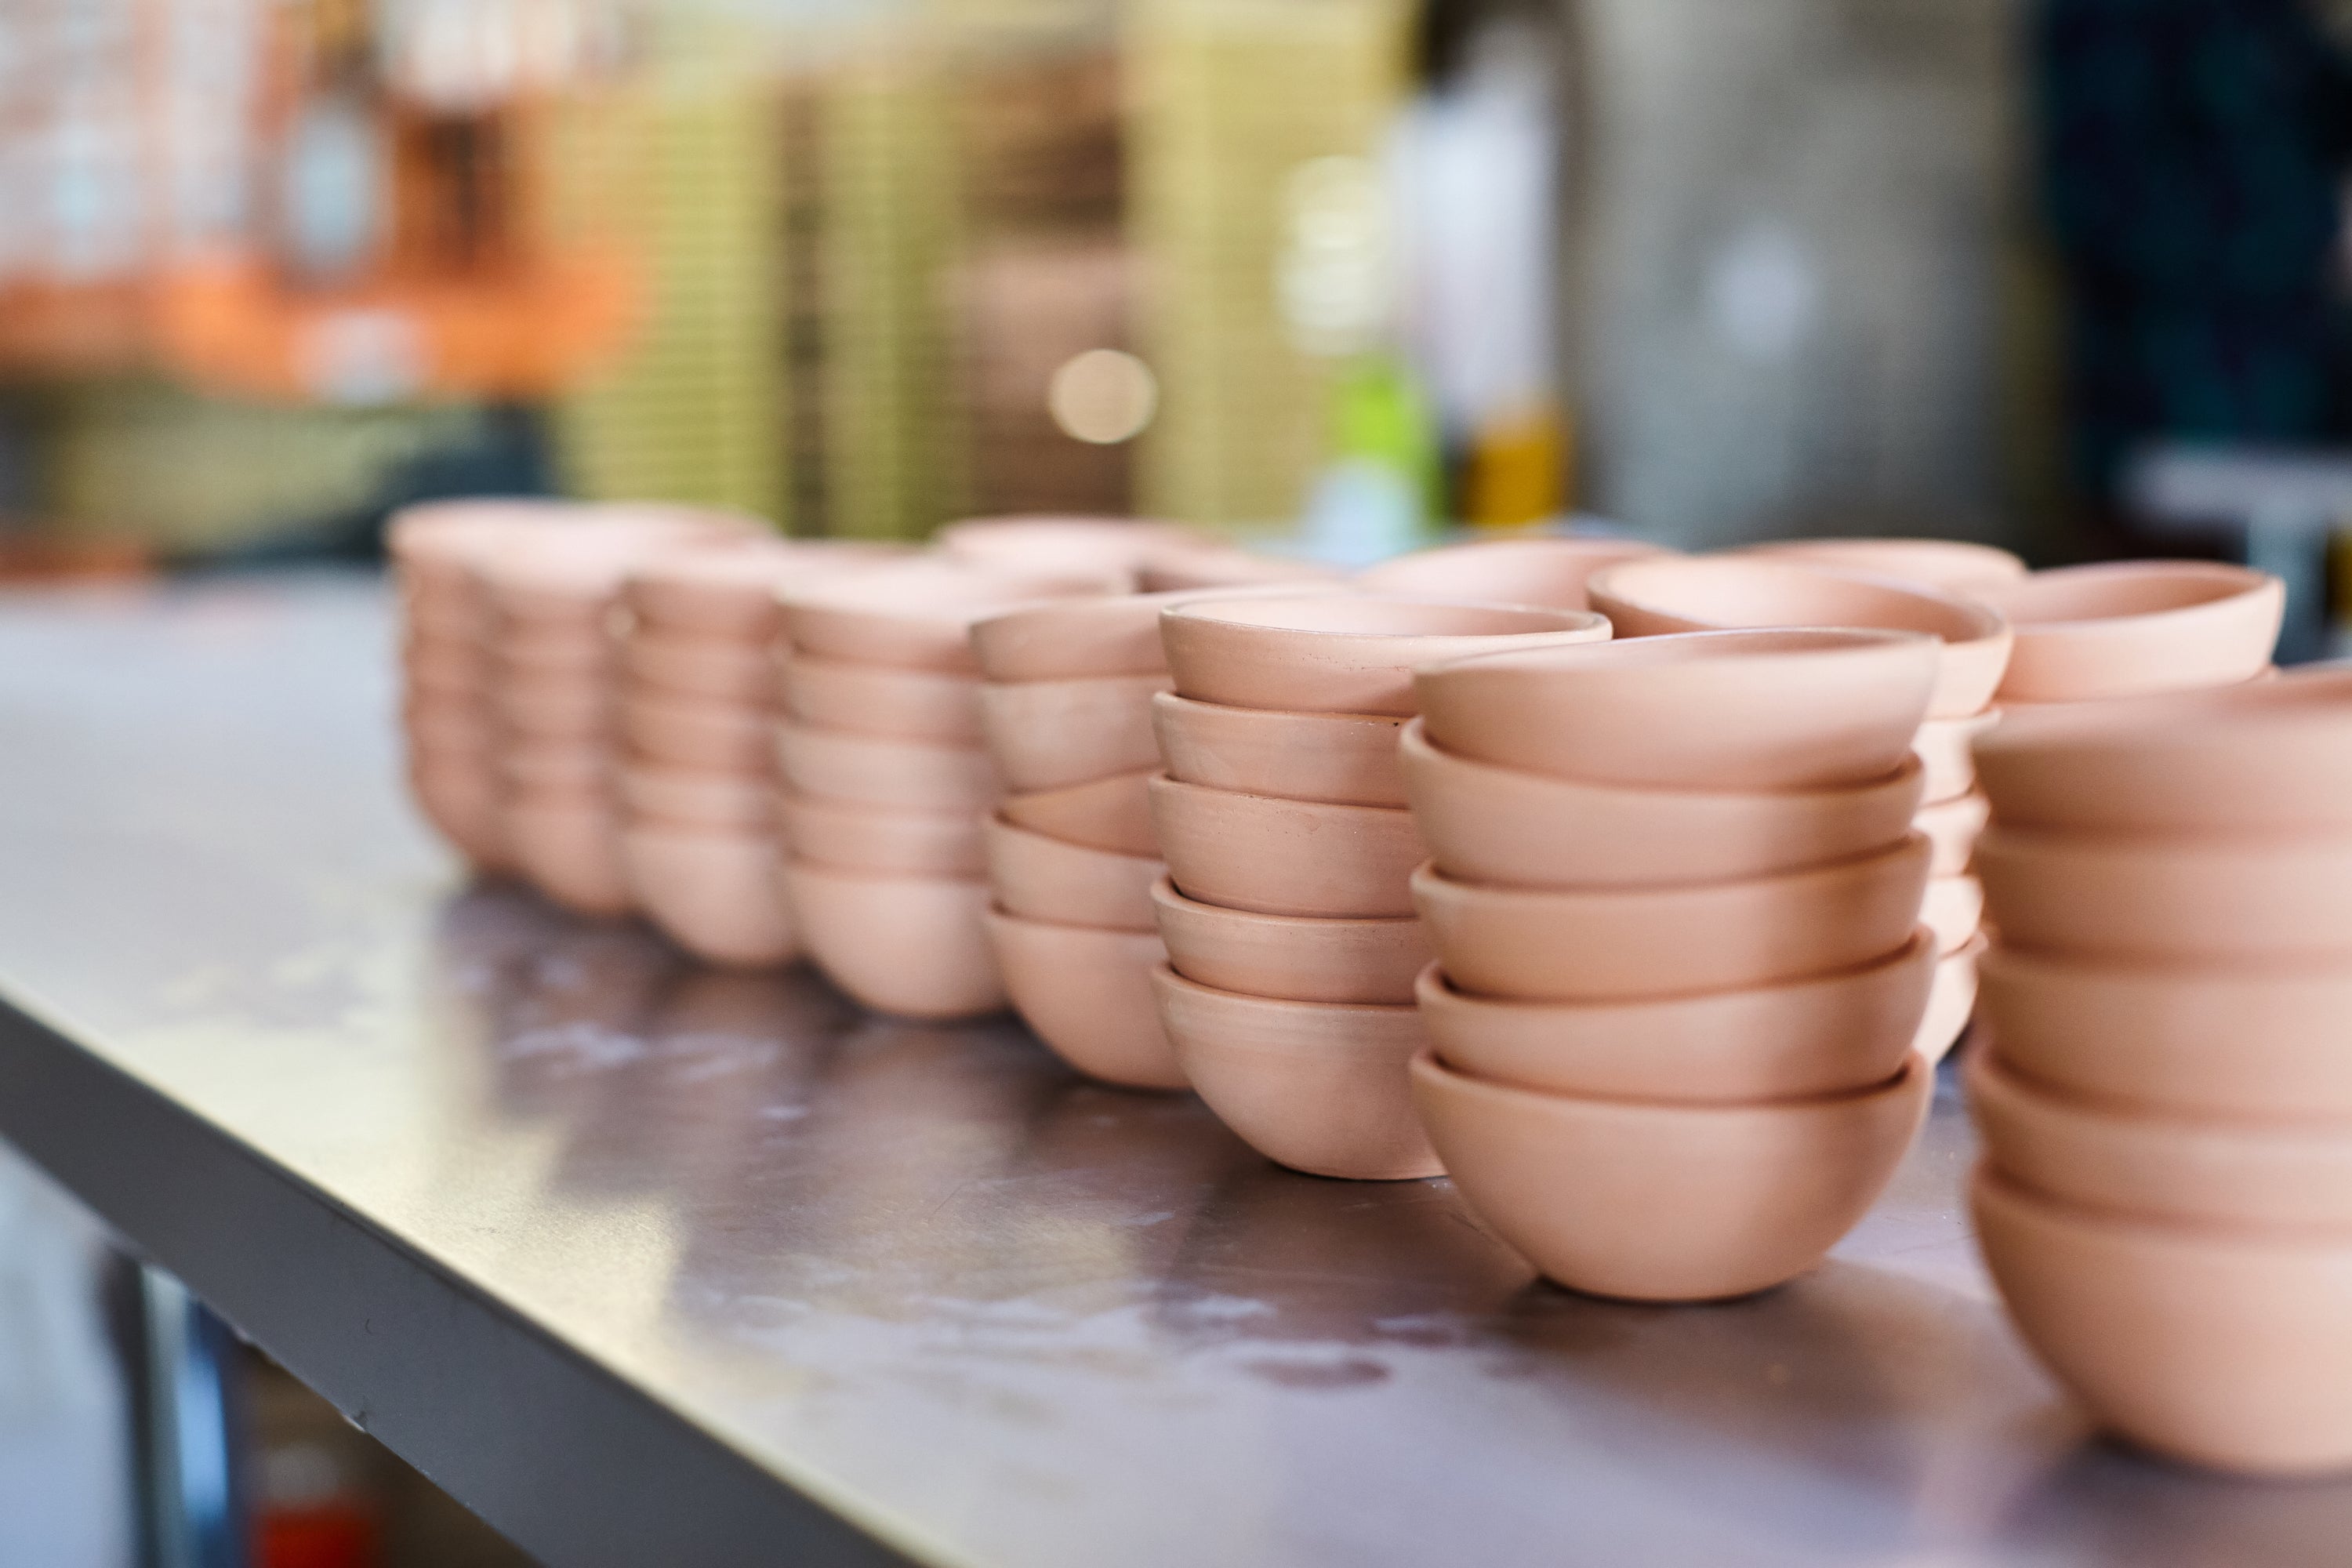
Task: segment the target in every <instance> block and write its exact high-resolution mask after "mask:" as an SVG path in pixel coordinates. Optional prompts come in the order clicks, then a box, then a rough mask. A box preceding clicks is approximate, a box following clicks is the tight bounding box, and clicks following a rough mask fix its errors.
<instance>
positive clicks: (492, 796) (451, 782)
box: [408, 757, 513, 871]
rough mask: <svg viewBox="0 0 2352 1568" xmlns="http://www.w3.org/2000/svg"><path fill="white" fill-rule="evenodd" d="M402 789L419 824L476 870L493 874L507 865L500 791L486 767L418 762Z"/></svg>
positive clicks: (509, 857) (508, 856) (425, 759)
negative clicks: (422, 818) (422, 821)
mask: <svg viewBox="0 0 2352 1568" xmlns="http://www.w3.org/2000/svg"><path fill="white" fill-rule="evenodd" d="M408 788H409V793H410V794H411V795H414V796H415V799H416V805H417V807H418V809H420V810H421V811H423V812H424V813H425V820H426V821H428V822H430V823H431V824H432V825H433V826H434V827H435V828H436V830H437V831H438V832H439V833H440V835H441V837H444V838H446V839H447V840H448V841H449V844H450V847H452V848H454V849H456V850H457V853H458V854H460V855H463V856H464V857H465V858H467V860H468V861H469V862H471V863H472V864H473V865H474V866H475V867H476V868H478V869H479V870H483V871H498V870H503V869H505V868H507V867H508V866H509V865H511V864H512V862H513V852H512V850H511V848H510V847H509V843H508V836H507V826H506V814H505V810H504V802H505V792H504V790H503V789H502V788H501V787H500V786H499V780H498V776H497V774H496V773H494V772H493V771H492V770H491V769H490V768H489V767H488V765H487V763H447V762H442V761H438V760H436V759H434V758H430V757H419V758H416V759H415V760H414V761H413V762H412V763H410V765H409V769H408Z"/></svg>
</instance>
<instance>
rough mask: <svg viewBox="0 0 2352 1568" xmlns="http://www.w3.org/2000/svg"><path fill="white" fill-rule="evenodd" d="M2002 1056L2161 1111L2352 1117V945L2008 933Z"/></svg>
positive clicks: (2000, 981) (1991, 999) (2002, 960)
mask: <svg viewBox="0 0 2352 1568" xmlns="http://www.w3.org/2000/svg"><path fill="white" fill-rule="evenodd" d="M1983 971H1984V999H1983V1007H1984V1014H1985V1017H1986V1020H1987V1022H1988V1024H1989V1025H1990V1028H1991V1032H1992V1034H1993V1036H1994V1037H1996V1038H1997V1039H1998V1040H1999V1041H2000V1053H2001V1057H2002V1059H2004V1060H2005V1061H2007V1062H2009V1063H2010V1064H2011V1066H2013V1067H2015V1068H2017V1069H2018V1070H2019V1071H2021V1072H2023V1073H2026V1074H2028V1075H2030V1076H2031V1077H2032V1078H2034V1079H2037V1080H2039V1081H2041V1082H2042V1083H2046V1084H2049V1085H2050V1086H2052V1087H2053V1089H2058V1090H2060V1091H2063V1092H2065V1093H2069V1094H2073V1095H2076V1096H2079V1097H2082V1098H2084V1099H2088V1100H2099V1101H2102V1102H2105V1103H2109V1104H2113V1105H2116V1106H2119V1107H2128V1108H2131V1109H2134V1110H2141V1111H2146V1112H2149V1113H2153V1114H2159V1115H2191V1116H2212V1117H2217V1118H2235V1119H2248V1120H2252V1119H2263V1118H2271V1119H2277V1120H2280V1121H2286V1120H2291V1119H2294V1118H2321V1119H2333V1120H2336V1121H2352V1053H2347V1051H2346V1050H2345V1048H2344V1029H2345V1020H2347V1019H2352V956H2341V955H2339V956H2333V957H2325V958H2318V959H2314V960H2310V961H2307V962H2302V963H2278V962H2269V963H2262V964H2258V965H2257V964H2247V963H2236V962H2228V961H2224V962H2220V963H2196V964H2189V963H2163V964H2151V963H2141V962H2138V961H2135V960H2128V959H2122V960H2118V959H2091V958H2074V957H2067V956H2063V955H2061V954H2057V953H2048V952H2023V951H2021V950H2019V949H2017V948H2014V947H2010V946H2007V945H2002V946H1999V947H1996V948H1994V949H1993V950H1992V951H1991V952H1988V953H1987V954H1986V955H1985V958H1984V965H1983Z"/></svg>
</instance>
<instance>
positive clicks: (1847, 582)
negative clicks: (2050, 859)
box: [1591, 555, 2011, 719]
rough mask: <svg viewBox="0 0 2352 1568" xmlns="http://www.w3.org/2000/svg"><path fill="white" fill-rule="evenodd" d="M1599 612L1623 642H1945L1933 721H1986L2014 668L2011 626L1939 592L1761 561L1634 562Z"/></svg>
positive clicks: (1604, 576)
mask: <svg viewBox="0 0 2352 1568" xmlns="http://www.w3.org/2000/svg"><path fill="white" fill-rule="evenodd" d="M1591 598H1592V606H1593V608H1595V609H1597V610H1599V611H1601V613H1602V614H1604V615H1606V616H1608V617H1609V619H1610V623H1611V624H1612V625H1613V626H1615V627H1616V628H1617V635H1618V636H1619V637H1657V636H1660V635H1662V634H1664V633H1668V632H1703V631H1722V630H1727V629H1729V628H1732V627H1737V626H1750V627H1754V626H1864V627H1876V628H1879V629H1882V630H1887V631H1904V632H1924V633H1926V634H1927V636H1929V637H1938V638H1940V639H1942V641H1943V644H1944V649H1943V658H1942V659H1941V661H1940V662H1939V664H1938V666H1937V677H1936V688H1935V692H1934V694H1933V695H1932V696H1931V697H1930V698H1929V699H1928V700H1927V716H1928V717H1929V718H1931V719H1959V718H1965V717H1967V716H1968V715H1969V714H1971V713H1977V712H1981V711H1982V710H1983V709H1984V708H1985V706H1986V704H1988V703H1990V701H1991V700H1992V694H1993V691H1994V689H1996V688H1998V687H1999V686H2000V677H2001V671H2002V670H2003V669H2005V668H2007V667H2008V664H2009V647H2010V640H2011V633H2010V629H2009V624H2008V623H2007V622H2005V621H2003V620H2002V619H2001V618H2000V616H1998V615H1996V614H1994V613H1993V612H1992V611H1990V610H1989V609H1987V608H1986V607H1985V606H1984V605H1980V604H1978V603H1976V602H1975V601H1974V600H1972V599H1963V598H1960V597H1958V596H1957V595H1950V594H1939V593H1937V592H1936V591H1935V590H1934V589H1932V588H1923V587H1919V586H1916V585H1915V584H1906V583H1900V582H1895V581H1893V580H1890V579H1887V578H1881V577H1869V576H1864V575H1862V574H1858V573H1847V572H1840V571H1834V570H1832V569H1830V568H1827V567H1820V566H1805V565H1799V564H1797V563H1794V562H1787V561H1772V560H1768V559H1765V558H1764V557H1761V556H1756V555H1746V556H1737V555H1717V556H1707V557H1699V556H1689V557H1684V556H1666V557H1662V558H1659V559H1656V560H1648V561H1628V562H1625V563H1622V564H1620V565H1616V566H1612V567H1610V568H1609V569H1608V570H1607V571H1605V572H1601V573H1600V574H1597V575H1595V576H1594V578H1593V579H1592V583H1591Z"/></svg>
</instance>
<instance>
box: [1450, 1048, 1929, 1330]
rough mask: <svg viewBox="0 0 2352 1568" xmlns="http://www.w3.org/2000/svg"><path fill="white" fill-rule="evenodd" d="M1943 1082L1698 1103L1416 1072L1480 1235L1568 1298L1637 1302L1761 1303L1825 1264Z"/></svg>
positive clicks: (1906, 1080)
mask: <svg viewBox="0 0 2352 1568" xmlns="http://www.w3.org/2000/svg"><path fill="white" fill-rule="evenodd" d="M1934 1082H1935V1075H1934V1074H1933V1073H1932V1072H1931V1071H1929V1069H1928V1068H1927V1063H1925V1062H1923V1061H1919V1060H1917V1059H1916V1058H1914V1059H1912V1060H1910V1061H1907V1062H1906V1063H1904V1064H1903V1066H1902V1067H1901V1068H1900V1070H1899V1071H1898V1072H1897V1073H1896V1074H1895V1077H1893V1078H1892V1079H1890V1080H1889V1081H1887V1082H1886V1083H1885V1084H1882V1085H1878V1086H1875V1087H1874V1088H1870V1089H1861V1090H1858V1091H1856V1092H1853V1093H1849V1094H1839V1095H1832V1096H1824V1097H1822V1098H1818V1099H1811V1100H1777V1101H1771V1102H1769V1103H1761V1104H1748V1105H1691V1104H1669V1103H1663V1102H1659V1101H1652V1100H1602V1099H1593V1098H1585V1097H1581V1096H1573V1095H1564V1094H1544V1093H1538V1092H1537V1091H1535V1090H1532V1089H1515V1088H1512V1087H1510V1086H1509V1085H1507V1084H1500V1083H1490V1082H1487V1081H1486V1080H1485V1079H1478V1078H1473V1077H1471V1076H1470V1075H1468V1074H1466V1073H1462V1072H1457V1071H1455V1070H1454V1069H1453V1068H1448V1067H1446V1066H1445V1065H1444V1063H1442V1062H1440V1061H1439V1060H1438V1059H1437V1058H1436V1057H1435V1056H1434V1055H1433V1054H1425V1055H1423V1056H1422V1057H1420V1058H1417V1059H1416V1060H1415V1061H1414V1062H1413V1064H1412V1087H1413V1096H1414V1099H1415V1100H1416V1101H1417V1102H1418V1104H1419V1105H1420V1107H1421V1114H1422V1120H1423V1123H1424V1125H1426V1126H1427V1127H1428V1129H1429V1135H1430V1141H1431V1142H1432V1143H1433V1144H1434V1145H1435V1147H1436V1149H1437V1152H1438V1156H1439V1157H1440V1158H1441V1159H1443V1160H1444V1162H1445V1165H1446V1169H1447V1171H1448V1172H1449V1173H1451V1174H1452V1175H1453V1177H1454V1188H1455V1190H1456V1191H1457V1192H1459V1193H1460V1194H1462V1199H1463V1201H1464V1202H1465V1203H1466V1204H1468V1205H1470V1208H1471V1210H1472V1212H1473V1213H1475V1215H1477V1216H1478V1218H1479V1219H1480V1221H1482V1222H1483V1223H1484V1224H1486V1226H1488V1227H1490V1228H1491V1229H1492V1230H1493V1231H1494V1232H1495V1234H1496V1235H1497V1236H1499V1237H1502V1238H1503V1240H1504V1241H1506V1242H1507V1243H1508V1244H1509V1245H1510V1246H1511V1247H1515V1248H1516V1249H1517V1250H1518V1251H1519V1252H1520V1253H1521V1254H1522V1255H1524V1256H1525V1257H1526V1258H1528V1261H1529V1262H1531V1263H1533V1264H1534V1265H1535V1266H1536V1267H1537V1268H1539V1269H1541V1270H1542V1271H1543V1273H1544V1274H1545V1275H1546V1276H1547V1277H1548V1278H1549V1279H1553V1280H1555V1281H1557V1282H1558V1283H1559V1284H1561V1285H1565V1286H1567V1287H1568V1288H1569V1289H1571V1290H1581V1291H1584V1292H1586V1293H1588V1294H1591V1295H1595V1296H1609V1297H1616V1298H1619V1299H1622V1300H1636V1301H1707V1300H1723V1299H1726V1298H1729V1297H1736V1296H1747V1295H1752V1294H1753V1293H1755V1292H1756V1291H1759V1290H1766V1289H1771V1288H1772V1287H1773V1286H1775V1285H1779V1284H1782V1283H1784V1282H1785V1281H1787V1280H1790V1279H1795V1278H1796V1277H1797V1276H1798V1275H1800V1274H1802V1273H1804V1272H1805V1271H1806V1270H1808V1269H1810V1268H1813V1267H1814V1266H1815V1265H1816V1264H1818V1263H1820V1262H1821V1260H1822V1258H1824V1257H1825V1256H1827V1254H1828V1252H1829V1249H1830V1248H1831V1247H1834V1246H1835V1245H1836V1244H1837V1242H1838V1240H1839V1238H1840V1237H1843V1236H1844V1235H1845V1233H1846V1232H1847V1231H1849V1230H1851V1229H1852V1228H1853V1226H1854V1223H1855V1222H1856V1221H1857V1220H1859V1219H1861V1218H1862V1216H1863V1215H1864V1213H1865V1212H1867V1211H1868V1210H1869V1208H1870V1205H1872V1204H1873V1203H1874V1202H1875V1201H1876V1199H1877V1197H1878V1194H1879V1193H1880V1192H1881V1191H1883V1190H1884V1189H1885V1185H1886V1183H1887V1181H1888V1179H1889V1178H1890V1177H1891V1176H1893V1174H1894V1173H1895V1166H1896V1165H1897V1164H1899V1163H1901V1162H1902V1159H1903V1155H1904V1152H1905V1151H1906V1150H1907V1149H1908V1148H1909V1147H1910V1145H1911V1140H1912V1138H1913V1136H1914V1135H1915V1134H1916V1132H1917V1131H1918V1129H1919V1124H1920V1122H1921V1121H1923V1120H1924V1119H1925V1118H1926V1116H1927V1102H1928V1100H1929V1099H1930V1097H1931V1096H1932V1094H1933V1091H1934Z"/></svg>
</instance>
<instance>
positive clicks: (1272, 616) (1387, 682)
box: [1160, 594, 1609, 718]
mask: <svg viewBox="0 0 2352 1568" xmlns="http://www.w3.org/2000/svg"><path fill="white" fill-rule="evenodd" d="M1608 636H1609V623H1608V622H1606V621H1604V620H1602V619H1601V617H1600V616H1595V615H1592V614H1591V613H1590V612H1587V611H1582V610H1549V609H1538V608H1535V607H1532V606H1528V605H1470V604H1456V603H1451V602H1448V601H1445V600H1439V599H1412V598H1405V597H1402V596H1401V595H1355V594H1339V595H1322V596H1319V597H1318V596H1297V597H1282V598H1264V599H1261V598H1245V599H1201V600H1195V601H1193V602H1192V603H1190V604H1182V605H1171V606H1170V607H1169V608H1168V609H1167V610H1165V611H1163V612H1161V614H1160V637H1161V641H1162V642H1163V643H1164V645H1165V646H1166V647H1167V650H1168V668H1169V669H1170V670H1171V672H1173V674H1174V675H1175V677H1176V690H1177V691H1178V693H1180V694H1181V695H1182V696H1185V697H1189V698H1192V700H1194V701H1196V702H1217V703H1223V704H1224V705H1226V706H1227V707H1233V708H1272V709H1280V710H1287V711H1292V712H1306V713H1385V714H1390V715H1392V716H1397V717H1403V718H1410V717H1412V712H1413V692H1412V670H1413V668H1415V667H1416V666H1419V665H1423V664H1433V663H1435V662H1437V661H1438V660H1441V659H1448V658H1464V657H1465V656H1467V655H1470V654H1474V653H1487V652H1492V651H1499V650H1501V649H1503V648H1507V647H1514V646H1524V645H1525V643H1526V641H1527V639H1528V638H1531V637H1549V638H1551V639H1552V640H1553V641H1556V642H1569V641H1576V642H1600V641H1604V640H1606V639H1607V637H1608Z"/></svg>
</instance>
